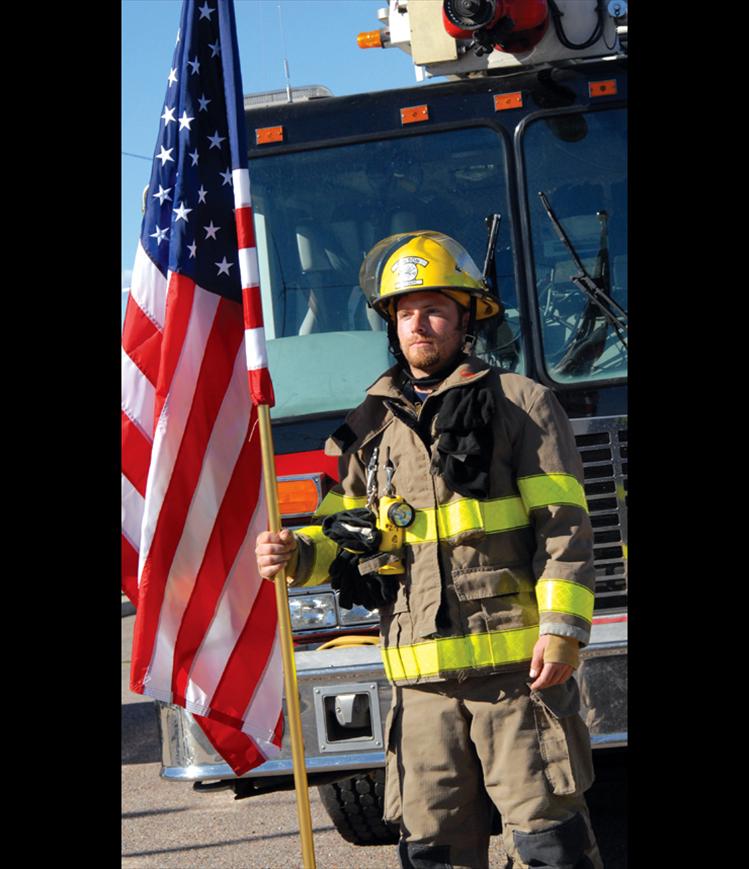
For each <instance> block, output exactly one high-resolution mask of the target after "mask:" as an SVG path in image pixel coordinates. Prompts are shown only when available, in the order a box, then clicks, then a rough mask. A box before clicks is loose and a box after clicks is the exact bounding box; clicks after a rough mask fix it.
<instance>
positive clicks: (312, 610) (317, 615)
mask: <svg viewBox="0 0 749 869" xmlns="http://www.w3.org/2000/svg"><path fill="white" fill-rule="evenodd" d="M289 612H290V614H291V629H292V630H294V631H308V630H311V629H314V628H332V627H335V625H336V613H335V598H334V597H333V595H332V594H314V595H312V594H310V595H299V596H297V597H292V598H290V599H289Z"/></svg>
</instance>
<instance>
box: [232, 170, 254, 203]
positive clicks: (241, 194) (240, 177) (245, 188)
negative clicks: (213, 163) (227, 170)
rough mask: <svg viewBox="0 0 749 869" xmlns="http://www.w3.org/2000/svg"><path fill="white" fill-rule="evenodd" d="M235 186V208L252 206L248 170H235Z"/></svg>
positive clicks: (233, 175)
mask: <svg viewBox="0 0 749 869" xmlns="http://www.w3.org/2000/svg"><path fill="white" fill-rule="evenodd" d="M231 176H232V182H233V184H234V207H235V208H244V207H245V206H246V205H252V200H251V198H250V173H249V171H248V170H247V169H234V170H233V171H232V173H231Z"/></svg>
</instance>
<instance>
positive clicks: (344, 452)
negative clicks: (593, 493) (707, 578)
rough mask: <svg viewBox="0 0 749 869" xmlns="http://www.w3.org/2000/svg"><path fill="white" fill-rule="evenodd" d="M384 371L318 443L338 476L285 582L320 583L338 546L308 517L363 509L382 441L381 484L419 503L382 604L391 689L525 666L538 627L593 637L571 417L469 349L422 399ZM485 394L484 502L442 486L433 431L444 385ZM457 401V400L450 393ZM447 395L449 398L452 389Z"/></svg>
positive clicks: (589, 545) (584, 515) (539, 389)
mask: <svg viewBox="0 0 749 869" xmlns="http://www.w3.org/2000/svg"><path fill="white" fill-rule="evenodd" d="M401 378H402V373H401V370H400V368H399V367H398V366H395V367H393V368H391V369H390V370H389V371H387V372H386V373H385V374H384V375H382V377H380V378H379V379H378V380H377V381H376V382H375V383H374V384H373V385H372V386H371V387H370V388H369V389H368V390H367V397H366V399H365V400H364V402H363V403H362V404H361V405H359V407H357V408H356V409H355V410H353V411H352V412H351V413H350V414H349V415H348V417H347V418H346V422H345V423H344V425H343V426H341V428H339V429H338V431H337V432H335V433H334V434H333V436H332V437H331V438H330V439H329V440H328V441H327V443H326V447H325V449H326V452H327V453H328V454H334V455H338V456H339V470H340V482H339V483H338V484H336V485H335V486H334V487H333V489H332V490H331V491H330V492H328V494H327V495H326V496H325V498H324V499H323V501H322V503H321V505H320V507H319V508H318V511H317V513H316V514H315V517H313V524H311V525H309V526H307V527H305V528H301V529H297V530H296V531H295V533H296V536H297V539H298V541H299V560H298V563H297V565H296V568H295V571H294V578H293V581H292V585H295V586H299V585H304V586H313V585H320V584H322V583H324V582H326V581H327V579H328V569H329V566H330V563H331V562H332V560H333V558H334V557H335V555H336V554H337V547H336V544H335V543H333V541H331V540H329V539H328V538H327V537H325V536H324V535H323V534H322V530H321V528H320V526H319V524H317V523H318V522H321V521H322V519H323V518H324V517H325V516H326V515H329V514H331V513H336V512H338V511H340V510H344V509H352V508H355V507H364V506H366V500H367V499H366V468H367V464H368V462H369V459H370V456H371V455H372V451H373V449H374V448H375V447H376V446H379V448H380V453H379V455H380V468H379V470H378V491H379V493H380V494H382V493H384V491H385V469H384V467H383V465H384V457H385V454H386V451H387V448H388V447H389V448H390V458H391V459H392V461H393V463H394V465H395V473H394V476H393V484H394V487H395V492H396V494H397V495H399V496H402V497H403V498H405V499H406V501H407V502H408V503H409V504H410V505H411V506H412V507H413V508H414V510H415V519H414V521H413V523H412V524H411V525H410V526H409V527H408V528H406V529H405V547H404V552H403V553H402V561H403V563H404V565H405V568H406V572H405V574H402V575H400V576H399V577H398V589H397V597H396V600H395V602H394V603H393V604H391V605H388V606H383V607H382V608H381V610H380V616H381V622H380V631H381V637H382V641H381V647H382V656H383V662H384V666H385V672H386V674H387V676H388V678H389V679H390V681H391V682H393V683H394V684H396V685H408V684H417V683H421V682H433V681H440V680H444V679H452V678H458V679H462V678H464V677H466V676H474V675H482V674H486V673H496V672H502V671H512V670H519V669H522V668H524V667H526V668H527V666H528V662H529V661H530V659H531V657H532V652H533V646H534V644H535V642H536V641H537V640H538V637H539V635H540V634H555V635H557V636H562V637H573V638H575V639H577V640H578V641H579V642H580V644H581V645H584V644H586V643H587V642H588V640H589V637H590V626H591V619H592V614H593V589H594V581H595V573H594V567H593V532H592V528H591V524H590V519H589V517H588V511H587V506H586V501H585V494H584V490H583V472H582V463H581V461H580V457H579V454H578V452H577V448H576V445H575V440H574V436H573V433H572V429H571V426H570V424H569V420H568V419H567V416H566V414H565V412H564V410H563V409H562V407H561V405H560V404H559V402H558V400H557V399H556V397H555V396H554V394H553V393H552V392H551V390H549V389H547V388H546V387H544V386H542V385H540V384H538V383H536V382H535V381H533V380H530V379H529V378H527V377H523V376H521V375H518V374H514V373H510V372H504V371H502V370H500V369H498V368H493V367H491V366H489V365H487V364H486V363H484V362H482V361H481V360H479V359H478V358H476V357H473V356H472V357H469V358H468V359H467V360H466V361H465V362H463V363H461V364H460V365H459V366H458V367H457V368H456V369H455V370H454V371H453V372H452V374H450V375H449V376H448V377H447V378H446V379H445V380H443V381H442V383H441V384H440V385H439V387H438V388H437V389H436V390H435V391H434V392H433V393H431V394H430V395H429V396H428V397H427V399H426V400H425V401H424V402H423V404H419V403H418V402H412V401H410V400H409V399H408V398H407V397H406V396H405V395H404V393H403V391H402V389H401V386H400V383H401ZM484 387H485V388H487V389H489V390H490V392H491V397H492V405H493V414H492V417H491V421H490V437H489V438H488V439H487V440H486V442H487V443H488V447H487V455H486V456H485V469H486V470H487V471H488V491H487V492H486V497H478V498H477V497H468V496H466V495H465V494H459V493H457V492H456V491H454V489H451V488H450V486H449V485H448V483H447V482H446V480H445V479H444V475H443V474H441V473H440V472H439V470H438V464H439V462H438V461H437V460H438V458H439V457H438V453H437V445H438V440H439V438H438V436H437V434H436V431H435V427H436V422H437V415H438V412H439V408H440V406H441V403H442V402H443V401H444V400H445V397H446V396H447V395H448V394H449V393H450V392H451V391H452V390H463V391H464V392H463V393H461V395H467V393H465V390H469V389H476V388H484ZM457 397H458V398H460V396H457ZM453 398H456V396H453Z"/></svg>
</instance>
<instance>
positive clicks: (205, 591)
mask: <svg viewBox="0 0 749 869" xmlns="http://www.w3.org/2000/svg"><path fill="white" fill-rule="evenodd" d="M256 419H257V413H256V412H253V413H252V416H251V418H250V421H249V425H248V428H247V429H246V433H245V436H244V438H243V441H244V443H243V446H242V450H241V453H240V455H239V458H238V460H237V462H236V464H235V465H234V470H233V473H232V477H231V480H230V481H229V484H228V486H227V488H226V492H225V494H224V497H223V500H222V502H221V506H220V508H219V509H218V512H217V514H216V521H215V523H214V525H213V530H212V531H211V535H210V538H209V540H208V544H207V546H206V547H205V552H204V555H203V560H202V563H201V565H200V568H199V569H198V570H197V575H196V576H195V582H194V585H193V589H192V592H191V594H190V600H189V602H188V604H187V606H186V607H185V610H184V612H183V613H182V619H181V625H180V629H179V632H178V634H177V637H176V641H175V648H174V658H173V664H172V691H173V693H174V694H175V695H176V696H179V697H184V696H185V693H186V687H187V680H188V675H189V673H190V668H191V667H192V663H193V659H194V657H195V654H196V652H197V650H198V648H199V647H200V644H201V642H202V641H203V637H204V636H205V634H206V633H207V632H208V629H209V627H210V623H211V620H212V618H213V613H214V611H215V609H216V606H217V605H218V601H219V598H220V596H221V594H222V592H223V590H224V589H223V587H221V586H218V585H217V584H216V583H215V582H213V581H212V578H213V577H215V576H227V577H228V575H229V573H230V571H231V568H232V565H233V564H234V562H235V560H236V558H237V555H238V553H239V548H240V546H241V545H242V542H243V541H244V539H245V536H246V534H247V526H248V524H249V523H250V520H251V519H252V516H253V514H254V512H255V509H256V507H257V499H258V495H259V492H260V484H261V459H260V451H259V449H258V440H259V438H255V440H254V442H253V443H250V442H249V441H248V438H249V435H250V432H251V430H252V426H253V425H254V423H255V420H256Z"/></svg>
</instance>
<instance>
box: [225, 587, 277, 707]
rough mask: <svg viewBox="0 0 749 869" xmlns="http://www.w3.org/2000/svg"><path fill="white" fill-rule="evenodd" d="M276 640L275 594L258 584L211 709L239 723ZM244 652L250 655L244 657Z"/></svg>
mask: <svg viewBox="0 0 749 869" xmlns="http://www.w3.org/2000/svg"><path fill="white" fill-rule="evenodd" d="M275 638H276V594H275V589H274V587H273V584H272V583H270V582H262V583H261V585H260V590H259V591H258V595H257V597H256V599H255V606H254V607H253V609H252V614H251V615H250V618H249V619H248V620H247V622H246V623H245V627H244V630H243V632H242V636H241V637H240V639H239V642H238V643H237V645H236V646H235V647H234V650H233V651H232V653H231V656H230V658H229V661H228V662H227V664H226V667H225V669H224V672H223V674H222V676H221V681H220V682H219V685H218V687H217V689H216V692H215V694H214V695H213V698H212V700H211V705H212V706H214V705H215V706H217V707H218V708H220V709H222V710H224V712H225V713H227V714H229V715H235V716H236V718H237V720H238V721H240V722H241V721H242V719H243V717H244V714H245V710H246V709H247V704H248V703H249V700H250V696H251V693H250V696H248V691H247V686H254V685H255V684H256V683H257V680H258V679H259V678H260V677H261V676H262V674H263V670H264V669H265V664H266V661H267V659H268V655H269V654H270V651H271V649H272V648H273V642H274V640H275ZM248 648H251V649H252V654H247V652H248Z"/></svg>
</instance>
